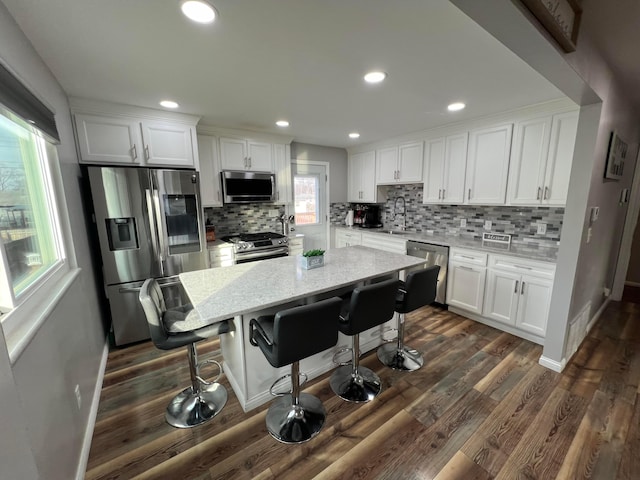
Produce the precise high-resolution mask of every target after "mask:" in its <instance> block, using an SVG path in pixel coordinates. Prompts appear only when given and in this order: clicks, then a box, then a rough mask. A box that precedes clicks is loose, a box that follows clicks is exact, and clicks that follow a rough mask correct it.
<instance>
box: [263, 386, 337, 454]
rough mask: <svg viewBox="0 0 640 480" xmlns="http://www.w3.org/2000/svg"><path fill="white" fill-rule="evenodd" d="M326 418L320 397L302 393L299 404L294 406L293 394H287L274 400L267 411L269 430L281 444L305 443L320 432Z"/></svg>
mask: <svg viewBox="0 0 640 480" xmlns="http://www.w3.org/2000/svg"><path fill="white" fill-rule="evenodd" d="M326 416H327V412H326V410H325V409H324V406H323V405H322V402H321V401H320V399H319V398H318V397H316V396H314V395H311V394H309V393H300V396H299V399H298V404H297V405H293V398H292V396H291V394H286V395H283V396H281V397H279V398H278V399H277V400H274V401H273V403H272V404H271V406H270V407H269V410H267V418H266V423H267V430H268V431H269V433H270V434H271V436H272V437H273V438H275V439H276V440H278V441H279V442H282V443H303V442H306V441H309V440H311V439H312V438H313V437H315V436H316V435H317V434H318V433H319V432H320V429H321V428H322V425H324V421H325V418H326Z"/></svg>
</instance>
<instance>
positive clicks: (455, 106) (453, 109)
mask: <svg viewBox="0 0 640 480" xmlns="http://www.w3.org/2000/svg"><path fill="white" fill-rule="evenodd" d="M464 107H466V105H465V104H464V103H462V102H455V103H452V104H450V105H449V106H448V107H447V110H449V111H450V112H457V111H459V110H462V109H463V108H464Z"/></svg>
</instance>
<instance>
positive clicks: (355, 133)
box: [349, 132, 360, 138]
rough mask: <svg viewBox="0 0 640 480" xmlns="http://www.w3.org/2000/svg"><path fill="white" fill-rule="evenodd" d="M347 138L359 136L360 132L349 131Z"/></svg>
mask: <svg viewBox="0 0 640 480" xmlns="http://www.w3.org/2000/svg"><path fill="white" fill-rule="evenodd" d="M349 138H360V134H359V133H358V132H351V133H350V134H349Z"/></svg>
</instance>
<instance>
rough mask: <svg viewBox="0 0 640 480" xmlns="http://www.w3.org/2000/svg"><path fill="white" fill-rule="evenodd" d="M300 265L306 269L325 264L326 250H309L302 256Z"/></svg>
mask: <svg viewBox="0 0 640 480" xmlns="http://www.w3.org/2000/svg"><path fill="white" fill-rule="evenodd" d="M299 258H300V266H301V267H302V268H304V269H305V270H311V269H312V268H318V267H321V266H323V265H324V250H317V249H316V250H307V251H306V252H304V253H303V254H302V255H301V256H300V257H299Z"/></svg>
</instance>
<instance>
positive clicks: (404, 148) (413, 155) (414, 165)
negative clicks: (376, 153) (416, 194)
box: [397, 142, 424, 183]
mask: <svg viewBox="0 0 640 480" xmlns="http://www.w3.org/2000/svg"><path fill="white" fill-rule="evenodd" d="M423 163H424V142H413V143H406V144H403V145H400V146H399V147H398V178H397V181H398V182H399V183H420V182H422V165H423Z"/></svg>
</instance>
